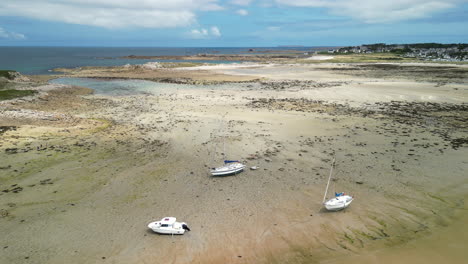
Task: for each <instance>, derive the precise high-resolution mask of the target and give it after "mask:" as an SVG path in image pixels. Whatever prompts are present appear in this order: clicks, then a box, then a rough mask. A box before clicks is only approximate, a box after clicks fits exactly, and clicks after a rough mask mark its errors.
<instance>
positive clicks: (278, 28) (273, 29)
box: [267, 27, 281, 31]
mask: <svg viewBox="0 0 468 264" xmlns="http://www.w3.org/2000/svg"><path fill="white" fill-rule="evenodd" d="M267 29H268V31H279V30H280V29H281V27H267Z"/></svg>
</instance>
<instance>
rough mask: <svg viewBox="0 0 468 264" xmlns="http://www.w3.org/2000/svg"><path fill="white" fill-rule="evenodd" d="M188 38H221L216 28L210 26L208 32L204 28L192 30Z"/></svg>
mask: <svg viewBox="0 0 468 264" xmlns="http://www.w3.org/2000/svg"><path fill="white" fill-rule="evenodd" d="M189 37H191V38H194V39H206V38H212V37H216V38H218V37H221V31H220V30H219V28H218V27H216V26H212V27H211V28H210V29H209V30H208V29H206V28H201V29H192V30H191V31H190V34H189Z"/></svg>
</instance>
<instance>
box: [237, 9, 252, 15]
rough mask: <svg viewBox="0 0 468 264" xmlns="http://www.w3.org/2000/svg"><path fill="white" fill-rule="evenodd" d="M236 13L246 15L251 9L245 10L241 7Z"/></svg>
mask: <svg viewBox="0 0 468 264" xmlns="http://www.w3.org/2000/svg"><path fill="white" fill-rule="evenodd" d="M236 13H237V14H238V15H240V16H246V15H248V14H249V11H247V10H245V9H239V10H237V11H236Z"/></svg>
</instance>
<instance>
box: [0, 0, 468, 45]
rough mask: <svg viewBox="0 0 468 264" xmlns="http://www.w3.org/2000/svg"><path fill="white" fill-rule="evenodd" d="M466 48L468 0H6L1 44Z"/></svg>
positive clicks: (0, 13) (0, 11) (0, 8)
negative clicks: (445, 45)
mask: <svg viewBox="0 0 468 264" xmlns="http://www.w3.org/2000/svg"><path fill="white" fill-rule="evenodd" d="M423 42H438V43H467V42H468V0H387V1H386V0H132V1H130V0H92V1H91V0H1V1H0V46H115V47H126V46H132V47H139V46H141V47H275V46H280V45H302V46H350V45H361V44H371V43H387V44H398V43H400V44H401V43H423Z"/></svg>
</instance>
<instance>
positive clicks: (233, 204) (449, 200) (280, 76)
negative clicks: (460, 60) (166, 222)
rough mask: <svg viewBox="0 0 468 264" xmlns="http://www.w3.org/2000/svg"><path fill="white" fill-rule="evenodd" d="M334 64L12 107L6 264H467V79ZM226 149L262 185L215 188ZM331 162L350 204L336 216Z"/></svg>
mask: <svg viewBox="0 0 468 264" xmlns="http://www.w3.org/2000/svg"><path fill="white" fill-rule="evenodd" d="M320 60H322V59H320ZM323 60H324V61H323V62H320V63H313V64H307V63H297V62H294V63H279V64H276V63H271V64H266V63H264V64H260V63H252V64H250V65H249V64H236V65H214V66H196V67H187V68H184V67H180V68H171V69H165V68H163V69H142V68H139V69H134V68H131V69H129V68H125V67H88V68H86V67H83V68H80V69H68V70H63V69H62V70H63V71H65V76H68V77H87V78H99V79H103V80H105V79H143V80H150V81H157V82H165V83H170V84H171V85H174V88H173V89H167V90H166V91H165V92H162V93H161V92H158V93H156V92H154V93H152V92H151V91H149V92H146V93H142V94H132V95H123V96H115V95H109V94H95V93H93V91H92V90H91V89H89V88H83V87H76V86H65V85H55V84H35V85H34V87H33V89H36V90H38V91H39V93H38V94H36V95H34V96H31V97H26V98H22V99H15V100H8V101H1V102H0V128H1V129H0V159H1V161H2V162H1V164H0V212H1V214H0V233H1V234H2V236H1V237H0V250H1V254H0V263H342V262H343V261H346V262H350V263H376V262H375V261H376V260H378V262H379V263H395V261H396V257H395V256H396V255H398V256H401V258H398V259H397V260H398V263H413V264H414V263H426V264H427V263H461V262H462V261H463V260H465V259H466V258H467V257H468V255H467V253H466V252H465V250H464V248H465V247H466V245H468V237H467V236H466V235H463V234H466V231H467V229H466V227H464V225H463V223H465V222H466V219H467V209H468V208H467V205H466V202H465V201H466V198H468V178H467V177H466V172H467V171H468V161H467V159H466V157H467V156H468V149H467V142H468V138H467V132H468V105H467V103H468V67H467V66H466V65H450V64H447V65H445V64H410V63H400V64H396V63H395V64H391V63H387V64H385V63H384V64H366V63H361V64H348V63H328V62H327V60H325V59H323ZM36 78H38V77H36ZM181 83H182V84H190V85H192V86H187V87H185V88H183V89H180V88H177V87H178V86H177V85H178V84H181ZM221 84H222V85H221ZM24 85H25V86H28V87H29V86H30V85H31V84H29V83H28V84H26V83H25V84H24ZM30 89H31V87H30ZM223 142H224V144H225V146H226V150H225V152H226V153H225V154H226V156H227V158H229V159H239V160H242V161H244V162H245V163H246V164H247V166H248V167H251V166H258V168H259V169H257V170H250V169H246V170H245V171H244V172H242V173H240V174H238V175H235V176H229V177H211V176H210V174H209V168H212V167H215V166H219V165H221V163H222V158H223V154H224V153H223ZM334 156H336V160H337V165H336V170H335V173H334V181H333V182H332V185H331V186H332V187H331V188H330V191H331V192H334V191H337V192H339V191H345V192H347V193H349V194H351V195H353V196H354V197H355V200H354V202H353V203H352V204H351V206H350V207H349V208H347V209H346V210H343V211H340V212H334V213H330V212H327V211H325V210H324V209H323V208H322V199H323V194H324V189H325V186H326V182H327V177H328V173H329V169H330V165H331V160H332V159H333V157H334ZM165 216H175V217H177V218H178V219H179V220H181V221H184V222H187V223H188V224H189V226H190V228H191V230H192V231H190V232H188V233H186V234H185V235H183V236H177V237H176V236H174V237H172V236H161V235H157V234H154V233H153V232H152V231H151V230H149V229H148V228H147V224H148V223H149V222H152V221H156V220H159V219H161V218H162V217H165ZM447 241H450V242H447ZM461 245H465V246H461ZM431 249H437V251H438V252H439V253H437V254H436V253H434V250H432V251H431ZM415 252H416V253H415ZM431 252H432V253H431Z"/></svg>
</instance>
